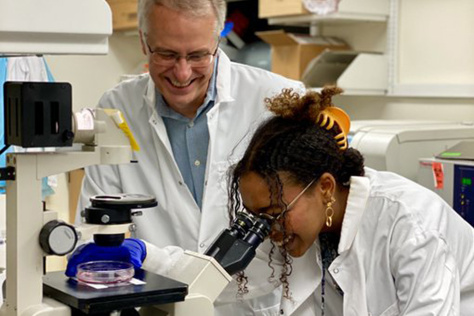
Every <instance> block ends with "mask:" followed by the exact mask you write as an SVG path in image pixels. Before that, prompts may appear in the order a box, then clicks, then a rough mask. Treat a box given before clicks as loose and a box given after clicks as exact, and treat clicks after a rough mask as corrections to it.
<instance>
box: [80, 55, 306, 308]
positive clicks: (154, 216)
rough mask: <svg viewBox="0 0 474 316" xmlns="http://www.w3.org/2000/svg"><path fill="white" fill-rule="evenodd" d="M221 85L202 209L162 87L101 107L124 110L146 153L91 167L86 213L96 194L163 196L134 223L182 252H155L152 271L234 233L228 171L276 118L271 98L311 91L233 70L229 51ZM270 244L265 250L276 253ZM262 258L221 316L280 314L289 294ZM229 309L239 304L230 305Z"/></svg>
mask: <svg viewBox="0 0 474 316" xmlns="http://www.w3.org/2000/svg"><path fill="white" fill-rule="evenodd" d="M216 84H217V96H216V103H215V105H214V107H213V108H212V109H211V110H209V112H208V113H207V120H208V126H209V136H210V138H209V150H208V160H207V169H206V176H205V184H204V193H203V201H202V210H200V209H199V207H198V205H197V204H196V202H195V201H194V199H193V196H192V195H191V193H190V191H189V190H188V188H187V186H186V184H185V183H184V180H183V178H182V176H181V173H180V171H179V169H178V166H177V164H176V162H175V160H174V158H173V153H172V149H171V146H170V142H169V139H168V136H167V133H166V129H165V125H164V124H163V120H162V118H161V117H160V116H159V115H158V114H157V112H156V109H155V86H154V83H153V81H152V80H151V78H150V77H149V75H148V74H144V75H141V76H140V77H138V78H136V79H133V80H130V81H126V82H123V83H121V84H119V85H118V86H116V87H115V88H113V89H112V90H110V91H108V92H106V93H105V94H104V96H103V97H102V99H101V100H100V107H103V108H117V109H119V110H121V111H122V113H123V114H124V116H125V119H126V121H127V122H128V124H129V125H130V128H131V130H132V132H133V135H134V136H135V138H136V140H137V142H138V144H139V146H140V151H139V152H137V153H136V160H137V161H138V163H136V164H129V165H121V166H95V167H90V168H87V169H86V178H85V180H84V184H83V189H82V196H81V202H80V203H79V208H80V209H82V208H83V207H84V206H87V205H89V202H88V198H89V197H90V196H92V195H95V194H103V193H109V194H111V193H120V192H124V193H141V194H150V195H153V196H155V197H156V199H157V201H158V206H157V207H156V208H152V209H144V210H143V215H142V216H137V217H135V218H134V223H135V224H136V227H137V230H136V237H139V238H142V239H144V240H146V241H147V242H149V243H151V244H154V245H156V246H158V247H166V246H179V247H181V248H176V247H168V248H165V249H163V250H157V249H150V251H149V253H148V256H147V260H146V261H145V268H148V269H150V268H152V267H153V269H154V270H155V271H158V272H162V273H166V271H167V269H169V266H170V265H173V264H174V263H175V262H176V260H177V259H176V258H178V257H179V255H180V254H181V252H182V249H188V250H192V251H197V252H200V253H202V252H204V251H205V250H206V249H207V248H208V247H209V245H210V244H211V243H212V242H213V241H214V239H215V238H216V237H217V235H218V234H219V233H220V232H221V231H222V230H223V229H224V228H226V227H228V226H229V217H228V213H227V200H228V198H227V191H226V172H227V170H228V167H229V166H230V165H231V164H232V163H235V162H236V161H237V160H238V159H239V158H240V157H241V156H242V155H243V151H244V150H245V148H246V145H247V141H248V140H249V139H248V137H249V135H251V133H252V130H253V129H255V128H256V126H257V125H258V123H259V122H261V121H262V119H264V117H266V116H268V112H267V111H266V109H265V106H264V103H263V100H264V98H265V97H272V96H274V95H276V94H277V93H279V92H281V90H282V88H295V89H296V90H298V91H300V92H301V91H303V89H304V87H303V85H302V84H301V83H300V82H297V81H293V80H289V79H286V78H283V77H281V76H278V75H275V74H272V73H270V72H267V71H264V70H261V69H257V68H253V67H249V66H246V65H241V64H235V63H232V62H230V60H229V59H228V57H227V56H226V55H225V54H224V53H223V52H222V51H220V52H219V61H218V67H217V83H216ZM265 244H266V243H265ZM265 244H263V245H262V246H263V247H260V248H265V246H267V247H268V245H265ZM160 251H161V252H160ZM153 253H157V254H158V255H156V256H154V255H153ZM257 256H258V257H257V258H255V259H254V260H253V261H252V263H251V264H250V266H249V267H248V268H247V270H246V274H247V275H248V277H249V279H250V280H251V281H250V284H249V290H250V293H249V294H248V296H246V297H244V298H248V300H245V301H243V302H238V303H235V301H236V294H237V289H236V287H235V284H234V282H233V283H232V286H229V287H228V288H227V289H226V290H225V291H224V293H223V294H222V295H221V296H220V297H219V298H218V305H219V307H218V309H217V314H216V315H226V316H230V315H279V305H280V299H281V298H280V296H281V288H280V287H279V286H278V284H274V283H270V282H268V281H267V279H268V276H269V275H270V273H271V270H270V268H269V267H268V265H267V259H268V258H267V254H266V253H263V252H262V251H259V252H258V254H257ZM150 266H152V267H150ZM275 288H276V289H275ZM262 295H266V296H264V297H262ZM256 296H260V297H259V299H258V300H252V299H250V298H251V297H256ZM228 302H232V303H234V304H232V306H229V305H228V304H227V303H228ZM250 305H252V306H250Z"/></svg>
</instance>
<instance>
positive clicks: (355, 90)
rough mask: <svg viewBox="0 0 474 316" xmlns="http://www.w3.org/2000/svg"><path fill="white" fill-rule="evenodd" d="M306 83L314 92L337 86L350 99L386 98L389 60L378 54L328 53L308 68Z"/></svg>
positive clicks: (305, 75)
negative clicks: (353, 97)
mask: <svg viewBox="0 0 474 316" xmlns="http://www.w3.org/2000/svg"><path fill="white" fill-rule="evenodd" d="M302 81H303V82H304V83H305V84H306V86H308V87H311V88H321V87H323V86H324V85H326V84H337V86H339V87H340V88H342V89H344V91H345V94H346V95H386V92H387V87H388V66H387V58H386V56H385V55H383V54H376V53H365V52H354V51H329V50H327V51H324V52H323V53H321V54H320V55H319V56H318V57H316V58H314V59H313V60H312V61H311V62H310V63H309V64H308V66H307V67H306V70H305V72H304V74H303V77H302Z"/></svg>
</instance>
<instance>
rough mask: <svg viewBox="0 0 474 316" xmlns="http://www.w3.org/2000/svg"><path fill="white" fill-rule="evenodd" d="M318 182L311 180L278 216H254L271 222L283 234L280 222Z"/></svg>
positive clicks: (264, 214)
mask: <svg viewBox="0 0 474 316" xmlns="http://www.w3.org/2000/svg"><path fill="white" fill-rule="evenodd" d="M314 181H316V179H313V180H311V182H310V183H309V184H308V185H307V186H306V187H305V188H304V189H303V190H302V191H301V192H300V193H299V194H298V195H297V196H296V197H295V198H294V199H293V201H291V202H290V203H288V204H287V205H286V207H285V209H284V210H283V211H282V212H281V213H280V214H278V215H276V216H274V215H270V214H267V213H260V214H254V215H255V216H257V217H260V218H262V219H265V220H267V221H269V222H270V223H271V225H272V228H273V229H275V230H277V231H280V232H282V231H283V225H282V224H281V223H280V220H281V219H282V218H283V216H285V214H286V213H287V212H289V211H290V210H291V209H292V207H293V206H295V204H296V202H297V201H298V199H299V198H300V197H301V196H302V195H303V194H304V193H305V192H306V191H307V190H308V189H309V188H310V187H311V185H312V184H313V183H314Z"/></svg>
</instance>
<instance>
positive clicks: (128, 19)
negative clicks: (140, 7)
mask: <svg viewBox="0 0 474 316" xmlns="http://www.w3.org/2000/svg"><path fill="white" fill-rule="evenodd" d="M107 3H108V4H109V6H110V9H111V10H112V26H113V29H114V31H123V30H130V29H136V28H138V16H137V0H107Z"/></svg>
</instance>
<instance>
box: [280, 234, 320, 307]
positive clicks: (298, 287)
mask: <svg viewBox="0 0 474 316" xmlns="http://www.w3.org/2000/svg"><path fill="white" fill-rule="evenodd" d="M319 252H320V251H319V248H318V245H317V244H316V243H315V244H313V245H312V246H311V247H310V248H309V249H308V251H306V253H305V254H304V255H303V256H302V257H299V258H294V259H293V263H292V268H293V273H292V274H291V275H290V276H289V277H288V283H289V285H290V291H291V299H283V301H282V305H281V307H282V309H283V310H284V312H285V315H291V314H292V313H293V312H294V311H295V310H296V309H297V308H298V307H299V306H300V305H301V304H302V303H303V302H304V301H306V300H307V299H308V297H309V296H310V295H313V293H314V292H315V291H316V288H317V287H318V286H319V284H320V283H321V269H318V268H317V267H318V263H317V254H318V253H319Z"/></svg>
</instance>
